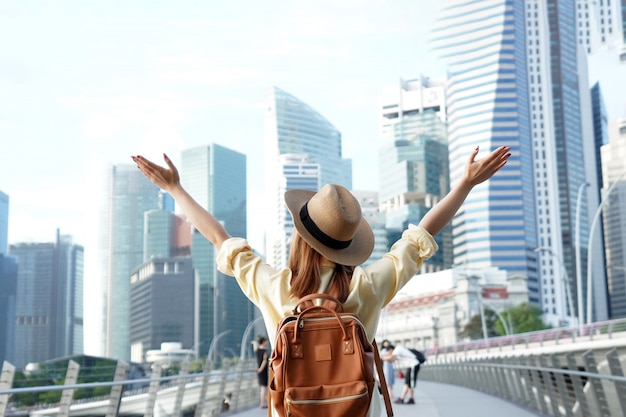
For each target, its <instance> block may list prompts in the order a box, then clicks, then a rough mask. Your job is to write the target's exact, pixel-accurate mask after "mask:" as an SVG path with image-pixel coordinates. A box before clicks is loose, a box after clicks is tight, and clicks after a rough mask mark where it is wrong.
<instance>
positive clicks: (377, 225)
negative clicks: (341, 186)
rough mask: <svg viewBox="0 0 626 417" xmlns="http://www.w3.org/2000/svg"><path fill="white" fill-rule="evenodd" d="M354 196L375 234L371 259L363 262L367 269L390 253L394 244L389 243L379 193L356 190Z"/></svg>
mask: <svg viewBox="0 0 626 417" xmlns="http://www.w3.org/2000/svg"><path fill="white" fill-rule="evenodd" d="M353 194H354V196H355V197H356V199H357V200H358V201H359V204H360V205H361V214H362V215H363V218H364V219H365V220H367V222H368V223H369V225H370V227H371V228H372V232H373V233H374V249H373V250H372V254H371V255H370V257H369V259H368V260H367V261H365V262H363V265H362V266H364V267H365V266H367V265H369V264H371V263H372V262H376V261H377V260H379V259H381V258H382V257H383V255H384V254H385V253H387V252H389V248H390V246H391V244H392V243H393V242H390V241H389V236H388V233H387V228H386V227H385V215H384V214H383V213H382V212H381V211H380V205H379V204H378V192H376V191H361V190H355V191H353Z"/></svg>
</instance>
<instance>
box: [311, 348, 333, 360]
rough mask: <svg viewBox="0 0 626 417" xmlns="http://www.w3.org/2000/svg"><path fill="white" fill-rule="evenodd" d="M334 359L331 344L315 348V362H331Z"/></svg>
mask: <svg viewBox="0 0 626 417" xmlns="http://www.w3.org/2000/svg"><path fill="white" fill-rule="evenodd" d="M332 359H333V355H332V352H331V349H330V345H329V344H324V345H316V346H315V361H316V362H322V361H330V360H332Z"/></svg>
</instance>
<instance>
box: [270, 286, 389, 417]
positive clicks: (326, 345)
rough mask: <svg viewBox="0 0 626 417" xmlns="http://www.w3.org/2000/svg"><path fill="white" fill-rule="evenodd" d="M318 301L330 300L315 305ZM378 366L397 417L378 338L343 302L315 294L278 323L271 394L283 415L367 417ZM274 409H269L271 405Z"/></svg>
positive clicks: (384, 394)
mask: <svg viewBox="0 0 626 417" xmlns="http://www.w3.org/2000/svg"><path fill="white" fill-rule="evenodd" d="M314 299H324V300H326V301H325V302H324V304H323V305H319V306H318V305H314V304H313V300H314ZM374 366H376V368H377V370H378V378H379V380H380V384H381V391H382V394H383V396H384V399H385V406H386V408H387V415H388V416H389V417H392V416H393V411H392V409H391V401H390V399H389V393H388V391H387V384H386V382H385V377H384V374H383V372H382V363H381V361H380V356H379V355H378V348H377V347H376V342H374V343H370V342H369V340H368V339H367V335H366V333H365V329H364V327H363V324H362V323H361V321H360V320H359V318H358V316H357V315H356V314H354V313H346V312H344V311H343V305H342V304H341V302H339V300H337V299H336V298H333V297H332V296H330V295H327V294H311V295H308V296H306V297H303V298H302V299H300V300H299V301H298V304H297V306H296V308H295V309H294V310H293V315H291V316H288V317H285V318H284V319H283V320H282V321H281V322H280V323H279V325H278V332H277V336H276V341H275V343H274V350H273V351H272V356H271V358H270V382H269V396H270V399H271V404H272V406H273V407H274V408H275V409H276V410H277V412H278V414H279V415H280V416H292V417H301V416H302V417H304V416H306V417H310V416H325V417H344V416H345V417H361V416H362V417H365V416H366V415H367V412H368V410H369V406H370V403H371V400H372V395H378V393H376V390H377V388H376V381H375V378H374ZM270 409H271V408H270Z"/></svg>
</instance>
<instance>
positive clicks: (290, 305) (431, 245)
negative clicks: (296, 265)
mask: <svg viewBox="0 0 626 417" xmlns="http://www.w3.org/2000/svg"><path fill="white" fill-rule="evenodd" d="M438 249H439V248H438V246H437V243H435V240H434V239H433V237H432V236H431V235H430V234H429V233H428V232H427V231H426V230H425V229H423V228H420V227H417V226H414V225H409V228H408V229H407V230H405V231H404V232H403V233H402V237H401V238H400V239H399V240H398V241H397V242H396V243H394V245H393V246H392V247H391V250H390V251H389V252H388V253H386V254H385V255H383V257H382V258H381V259H380V260H378V261H376V262H374V263H372V264H370V265H368V266H367V267H365V268H361V267H356V268H355V269H354V273H353V275H352V281H351V283H350V294H349V295H348V298H347V300H346V302H345V303H344V310H345V311H348V312H353V313H357V314H358V315H359V318H360V319H361V321H362V322H363V325H364V326H365V331H366V332H367V336H368V338H369V340H370V341H371V340H373V339H374V335H375V333H376V327H377V326H378V319H379V317H380V312H381V310H382V308H383V307H384V306H386V305H387V304H388V303H389V302H390V301H391V299H392V298H393V297H394V296H395V295H396V293H397V292H398V291H400V289H401V288H402V287H403V286H404V285H405V284H406V283H407V282H408V281H409V280H410V279H411V278H412V277H413V276H414V275H415V274H416V272H417V271H418V270H419V268H420V267H421V265H422V262H424V261H425V260H427V259H428V258H430V257H431V256H432V255H433V254H434V253H435V252H436V251H437V250H438ZM333 266H334V265H333V264H332V263H331V262H329V263H328V264H327V265H323V267H322V276H321V285H320V289H319V291H318V292H321V293H322V292H326V290H327V289H328V288H330V283H331V277H332V272H333ZM217 268H218V270H220V271H221V272H223V273H224V274H226V275H230V276H233V277H235V279H236V280H237V282H238V283H239V286H240V287H241V289H242V291H243V292H244V294H245V295H246V296H247V297H248V298H249V299H250V301H252V302H253V303H254V304H255V305H256V306H257V307H258V308H259V310H260V311H261V314H262V315H263V320H264V321H265V327H266V328H267V334H268V336H269V340H270V343H272V344H274V339H275V336H276V328H277V326H278V323H279V322H280V320H282V319H283V318H284V317H286V316H288V315H290V314H292V311H293V309H294V307H295V303H296V301H297V300H296V299H295V298H293V297H291V296H290V295H289V290H290V281H291V271H290V270H289V269H282V270H277V269H275V268H273V267H271V266H270V265H267V264H265V263H263V260H262V259H261V257H260V256H258V255H256V254H255V253H253V252H252V248H250V246H249V245H248V242H247V241H246V240H245V239H242V238H231V239H228V240H227V241H225V242H224V243H223V244H222V247H221V249H220V251H219V252H218V254H217Z"/></svg>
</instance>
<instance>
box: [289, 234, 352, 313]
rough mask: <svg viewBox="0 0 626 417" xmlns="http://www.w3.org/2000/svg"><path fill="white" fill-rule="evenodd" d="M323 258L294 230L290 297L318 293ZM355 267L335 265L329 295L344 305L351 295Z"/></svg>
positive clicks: (291, 253) (290, 264)
mask: <svg viewBox="0 0 626 417" xmlns="http://www.w3.org/2000/svg"><path fill="white" fill-rule="evenodd" d="M323 259H324V258H323V256H322V255H321V254H320V253H319V252H318V251H316V250H315V249H313V248H312V247H311V246H310V245H309V244H308V243H306V241H305V240H304V239H302V237H300V235H299V234H298V233H297V232H296V231H295V230H294V233H293V242H292V244H291V252H290V253H289V261H288V267H289V269H290V270H291V291H290V295H291V296H292V297H295V298H298V299H299V298H302V297H304V296H305V295H309V294H314V293H316V292H318V290H319V287H320V283H321V277H320V275H321V272H322V260H323ZM353 272H354V267H352V266H346V265H341V264H337V263H336V264H335V271H334V272H333V279H332V282H333V283H332V285H331V287H330V290H329V291H328V294H329V295H332V296H333V297H335V298H337V299H338V300H339V301H341V302H342V303H343V302H344V301H346V299H347V298H348V294H349V293H350V281H351V280H352V273H353Z"/></svg>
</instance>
